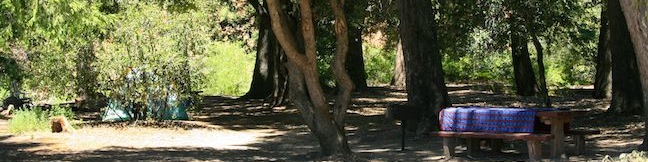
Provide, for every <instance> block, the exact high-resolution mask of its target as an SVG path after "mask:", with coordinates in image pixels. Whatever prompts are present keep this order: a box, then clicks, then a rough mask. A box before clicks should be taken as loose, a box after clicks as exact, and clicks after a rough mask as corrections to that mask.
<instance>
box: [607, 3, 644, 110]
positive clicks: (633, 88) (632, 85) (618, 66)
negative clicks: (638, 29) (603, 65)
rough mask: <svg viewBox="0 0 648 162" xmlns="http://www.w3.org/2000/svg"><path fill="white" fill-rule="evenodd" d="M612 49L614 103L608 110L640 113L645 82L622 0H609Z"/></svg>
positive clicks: (610, 43)
mask: <svg viewBox="0 0 648 162" xmlns="http://www.w3.org/2000/svg"><path fill="white" fill-rule="evenodd" d="M607 7H608V18H609V19H608V20H609V27H610V42H609V46H610V52H611V55H612V102H611V103H610V108H609V109H608V111H611V112H617V113H632V114H640V113H641V112H642V110H643V109H642V107H643V106H642V99H641V95H642V92H641V89H639V88H637V87H638V86H640V85H641V83H640V80H639V71H638V70H639V69H638V66H637V61H636V55H635V53H634V46H633V44H632V40H631V38H630V33H629V31H628V26H627V24H626V19H625V18H624V16H623V11H622V10H621V5H620V3H619V0H609V1H608V6H607Z"/></svg>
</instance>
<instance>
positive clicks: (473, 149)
mask: <svg viewBox="0 0 648 162" xmlns="http://www.w3.org/2000/svg"><path fill="white" fill-rule="evenodd" d="M466 140H467V141H466V142H468V143H467V144H466V146H467V147H468V153H471V154H472V153H477V152H478V151H479V149H480V147H481V146H480V144H479V142H480V139H479V138H467V139H466Z"/></svg>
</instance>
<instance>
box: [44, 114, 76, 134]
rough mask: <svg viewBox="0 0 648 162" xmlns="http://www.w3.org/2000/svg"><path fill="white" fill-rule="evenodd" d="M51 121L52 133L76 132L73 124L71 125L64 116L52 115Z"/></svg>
mask: <svg viewBox="0 0 648 162" xmlns="http://www.w3.org/2000/svg"><path fill="white" fill-rule="evenodd" d="M50 121H51V122H50V123H51V125H52V127H51V128H52V133H61V132H65V133H74V128H72V125H70V123H69V122H68V121H67V119H65V117H64V116H54V117H51V118H50Z"/></svg>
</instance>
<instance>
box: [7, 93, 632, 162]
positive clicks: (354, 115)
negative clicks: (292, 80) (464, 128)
mask: <svg viewBox="0 0 648 162" xmlns="http://www.w3.org/2000/svg"><path fill="white" fill-rule="evenodd" d="M448 88H449V94H450V99H451V102H452V103H453V106H497V107H539V104H538V103H539V101H541V99H540V98H535V97H516V96H513V95H505V94H504V93H505V92H501V91H498V90H493V86H488V85H470V84H451V85H448ZM590 94H591V88H587V87H580V88H571V89H566V90H557V91H556V93H555V95H553V96H552V98H551V99H552V101H553V102H554V105H555V107H562V108H570V109H580V110H590V111H589V113H587V114H586V115H585V116H582V117H579V118H577V119H576V120H575V121H574V122H573V124H572V127H577V128H582V129H598V130H601V131H602V133H601V134H599V135H592V136H588V137H587V139H588V141H587V152H585V154H583V155H578V156H577V155H573V154H572V152H573V151H572V150H573V147H574V146H573V142H571V141H569V140H570V139H568V142H567V143H569V145H568V149H567V150H568V154H569V155H570V156H569V158H568V159H562V161H592V160H593V161H598V160H601V159H603V158H604V157H605V156H606V155H610V156H613V157H614V156H618V155H619V154H621V153H626V152H631V151H632V150H633V149H634V148H636V146H638V145H639V144H640V143H641V141H642V140H641V138H642V136H643V129H642V128H643V127H644V126H643V122H641V119H642V118H641V117H639V116H632V115H620V114H608V113H605V109H606V108H607V107H608V105H609V102H610V101H609V100H597V99H592V98H591V95H590ZM405 101H406V94H405V92H404V91H402V90H397V89H393V88H388V87H375V88H370V89H369V90H368V91H366V92H364V93H357V94H354V100H353V103H352V105H351V108H350V110H349V111H348V117H347V120H348V122H347V127H346V128H347V129H346V130H347V131H348V132H347V135H348V137H349V145H350V147H351V149H352V150H353V152H354V153H355V154H356V155H357V157H360V158H362V159H367V160H369V161H442V160H444V159H443V156H442V154H443V150H442V145H441V139H440V138H437V137H414V134H413V133H409V134H408V135H407V136H408V138H407V141H406V143H407V144H406V145H407V147H406V151H401V150H400V136H401V135H400V128H399V127H398V122H397V121H394V120H392V119H387V118H385V115H384V113H385V111H386V107H387V106H388V105H390V104H394V103H402V102H405ZM97 114H99V113H98V112H86V113H81V114H80V115H81V116H83V118H85V121H86V122H84V123H85V124H82V126H81V127H80V128H78V129H77V130H76V132H75V133H58V134H54V133H48V132H38V133H30V134H22V135H14V134H10V133H9V132H8V130H7V120H8V119H7V118H0V161H5V160H7V161H23V160H26V161H42V160H46V161H50V160H65V161H68V160H70V161H77V160H78V161H132V160H143V161H313V160H327V159H322V158H318V157H319V156H318V154H317V151H318V142H317V140H316V138H314V137H313V136H312V135H311V134H310V132H309V131H308V129H307V127H306V126H305V125H304V124H303V122H302V119H301V118H300V116H299V114H298V112H297V110H296V109H294V108H290V107H275V108H270V107H268V106H267V105H266V104H264V103H262V102H261V101H240V100H235V99H232V98H227V97H205V98H204V103H203V108H202V109H200V110H195V111H194V112H192V113H191V115H192V121H176V122H138V123H135V124H133V123H101V122H96V118H98V115H97ZM457 150H458V157H456V158H453V159H451V160H450V161H524V160H526V159H527V158H528V156H527V154H526V143H525V142H522V141H512V142H507V144H506V145H505V147H504V150H505V151H503V153H480V154H477V155H467V154H466V153H464V151H465V147H463V146H460V147H459V148H458V149H457ZM544 150H545V151H544V152H545V156H547V155H546V154H547V153H548V151H549V146H548V144H544ZM328 160H331V159H328ZM333 160H335V159H333ZM547 160H548V159H547ZM444 161H445V160H444Z"/></svg>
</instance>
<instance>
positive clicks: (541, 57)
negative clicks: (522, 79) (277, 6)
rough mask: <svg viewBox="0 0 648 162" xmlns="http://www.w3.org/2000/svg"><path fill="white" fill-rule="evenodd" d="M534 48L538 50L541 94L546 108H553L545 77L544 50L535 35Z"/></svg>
mask: <svg viewBox="0 0 648 162" xmlns="http://www.w3.org/2000/svg"><path fill="white" fill-rule="evenodd" d="M532 39H533V46H534V47H535V49H536V53H537V55H538V56H537V58H536V59H537V62H538V74H539V76H540V87H539V88H538V89H539V90H540V94H541V95H542V98H543V100H544V106H545V107H551V98H549V90H547V78H546V77H545V66H544V49H543V48H542V43H540V40H539V39H538V36H536V35H533V37H532Z"/></svg>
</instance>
